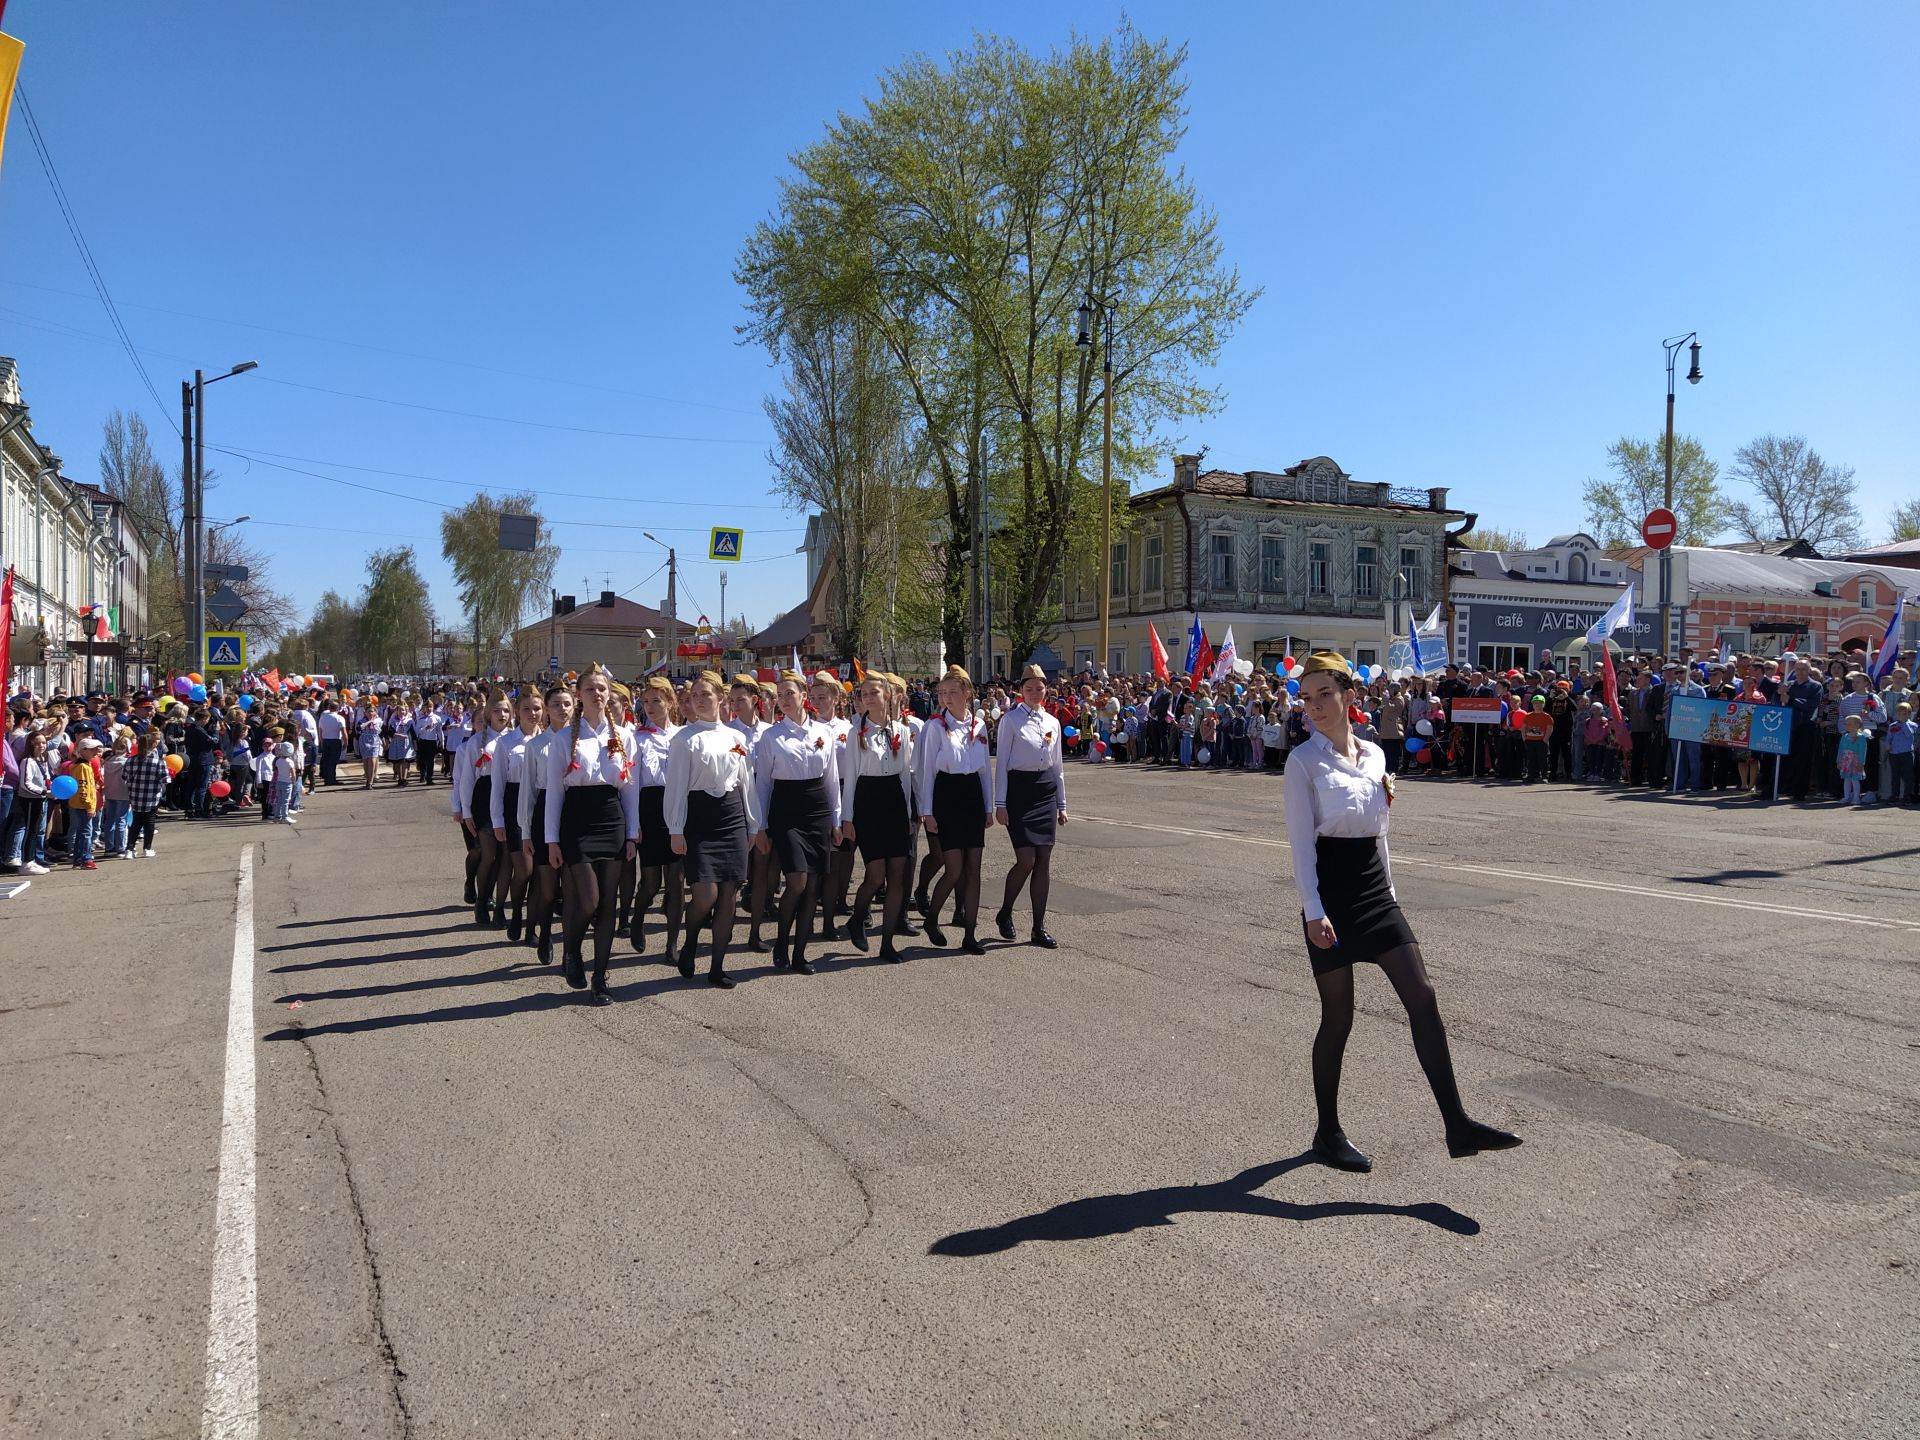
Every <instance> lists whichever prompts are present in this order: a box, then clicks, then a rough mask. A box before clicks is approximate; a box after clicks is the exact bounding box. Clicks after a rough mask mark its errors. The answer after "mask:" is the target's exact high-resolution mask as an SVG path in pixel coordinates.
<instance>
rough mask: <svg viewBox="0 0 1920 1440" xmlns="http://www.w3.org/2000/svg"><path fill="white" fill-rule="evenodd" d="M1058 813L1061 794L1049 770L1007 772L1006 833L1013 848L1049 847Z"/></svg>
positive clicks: (1051, 842)
mask: <svg viewBox="0 0 1920 1440" xmlns="http://www.w3.org/2000/svg"><path fill="white" fill-rule="evenodd" d="M1059 812H1060V796H1059V793H1058V792H1057V791H1056V790H1055V788H1054V784H1053V772H1052V771H1051V770H1009V771H1008V772H1007V834H1008V835H1009V836H1011V837H1012V839H1013V848H1014V849H1016V850H1024V849H1026V848H1027V847H1028V846H1029V845H1032V846H1035V847H1040V846H1051V845H1052V844H1053V839H1054V826H1055V824H1056V822H1057V821H1058V819H1059Z"/></svg>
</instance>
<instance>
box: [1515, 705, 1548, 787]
mask: <svg viewBox="0 0 1920 1440" xmlns="http://www.w3.org/2000/svg"><path fill="white" fill-rule="evenodd" d="M1520 734H1521V737H1522V739H1523V740H1524V742H1525V744H1526V747H1527V778H1526V783H1527V784H1529V785H1538V784H1540V783H1541V782H1542V781H1544V780H1546V779H1547V778H1548V761H1549V759H1550V758H1551V750H1552V746H1553V716H1551V715H1549V714H1548V713H1547V697H1546V696H1544V695H1536V696H1534V697H1533V699H1532V700H1531V701H1529V702H1528V706H1527V712H1526V714H1524V715H1522V716H1521V717H1520Z"/></svg>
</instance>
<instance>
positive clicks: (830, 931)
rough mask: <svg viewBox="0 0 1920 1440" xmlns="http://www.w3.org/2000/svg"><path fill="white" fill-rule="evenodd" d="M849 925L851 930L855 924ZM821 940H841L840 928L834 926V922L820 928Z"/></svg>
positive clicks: (850, 923) (849, 923)
mask: <svg viewBox="0 0 1920 1440" xmlns="http://www.w3.org/2000/svg"><path fill="white" fill-rule="evenodd" d="M847 923H848V927H849V928H851V927H852V923H853V922H851V921H849V922H847ZM820 938H821V939H822V940H838V939H839V938H840V929H839V927H838V926H836V925H835V924H833V922H832V921H828V922H827V923H826V924H825V925H822V926H821V927H820Z"/></svg>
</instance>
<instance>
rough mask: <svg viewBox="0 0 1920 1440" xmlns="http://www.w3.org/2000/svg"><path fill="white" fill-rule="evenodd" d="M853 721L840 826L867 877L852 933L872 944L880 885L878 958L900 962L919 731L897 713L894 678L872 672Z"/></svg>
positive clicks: (850, 921)
mask: <svg viewBox="0 0 1920 1440" xmlns="http://www.w3.org/2000/svg"><path fill="white" fill-rule="evenodd" d="M854 700H855V701H856V702H857V703H858V705H859V707H860V718H859V719H858V720H855V721H854V722H853V730H852V733H851V735H850V736H849V738H848V742H847V747H846V759H845V762H844V764H843V765H842V766H841V769H840V817H841V831H842V833H843V834H844V835H845V836H846V838H847V839H849V840H851V841H854V842H855V843H857V844H858V845H859V847H860V858H861V859H862V860H863V861H865V862H866V875H865V878H864V879H862V880H861V882H860V891H859V893H858V894H857V895H855V896H854V897H853V913H852V914H851V915H850V916H848V917H847V936H848V938H849V939H851V940H852V941H853V943H854V945H855V946H856V947H858V948H859V949H860V950H863V951H864V950H865V949H866V948H867V908H868V907H869V906H870V905H872V903H873V897H874V896H875V895H876V894H878V893H879V891H880V889H881V887H882V886H884V887H885V888H886V892H887V903H886V908H885V910H884V911H883V916H884V918H883V920H882V922H881V926H880V958H881V959H882V960H886V961H891V962H897V961H898V960H899V959H900V958H901V957H900V952H899V951H897V950H895V949H894V948H893V936H894V932H895V930H897V929H898V928H899V925H900V915H901V912H902V911H903V910H904V909H905V908H906V901H907V864H908V860H907V854H908V850H909V846H910V842H911V841H912V838H913V835H912V829H911V823H912V822H911V821H910V820H909V818H908V817H909V814H910V812H911V801H912V794H913V734H912V732H911V731H909V730H908V729H907V727H906V726H905V725H903V724H901V723H900V722H899V721H898V720H896V719H894V717H893V687H892V685H891V684H890V677H888V676H885V675H879V674H874V673H872V672H869V673H868V675H867V678H866V679H865V680H863V681H862V682H861V684H860V688H859V689H858V690H856V691H855V692H854Z"/></svg>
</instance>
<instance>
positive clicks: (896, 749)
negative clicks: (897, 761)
mask: <svg viewBox="0 0 1920 1440" xmlns="http://www.w3.org/2000/svg"><path fill="white" fill-rule="evenodd" d="M887 743H888V744H889V745H890V746H891V747H892V749H893V753H894V754H896V755H898V754H899V753H900V732H899V731H898V730H894V731H891V732H889V733H888V736H887Z"/></svg>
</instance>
